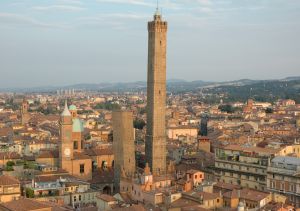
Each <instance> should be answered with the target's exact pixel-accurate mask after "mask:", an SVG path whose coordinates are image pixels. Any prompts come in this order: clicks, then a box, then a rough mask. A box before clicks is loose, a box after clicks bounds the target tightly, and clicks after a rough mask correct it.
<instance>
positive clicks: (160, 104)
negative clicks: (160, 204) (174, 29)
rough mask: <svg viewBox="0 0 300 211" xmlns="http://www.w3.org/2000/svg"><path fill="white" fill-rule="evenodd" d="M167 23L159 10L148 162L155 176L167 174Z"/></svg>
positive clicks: (151, 27) (152, 32)
mask: <svg viewBox="0 0 300 211" xmlns="http://www.w3.org/2000/svg"><path fill="white" fill-rule="evenodd" d="M167 28H168V27H167V22H166V21H163V20H162V17H161V15H160V13H159V11H158V9H157V10H156V13H155V14H154V20H153V21H151V22H148V33H149V35H148V36H149V37H148V76H147V77H148V78H147V132H146V149H145V151H146V161H147V162H148V163H149V166H150V168H151V171H152V173H153V175H161V174H165V173H166V121H165V116H166V111H165V107H166V47H167Z"/></svg>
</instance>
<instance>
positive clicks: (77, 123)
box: [72, 118, 84, 133]
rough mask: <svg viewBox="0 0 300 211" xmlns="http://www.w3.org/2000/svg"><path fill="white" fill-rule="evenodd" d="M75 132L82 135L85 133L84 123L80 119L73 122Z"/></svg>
mask: <svg viewBox="0 0 300 211" xmlns="http://www.w3.org/2000/svg"><path fill="white" fill-rule="evenodd" d="M72 127H73V132H79V133H82V132H83V131H84V128H83V123H82V121H81V120H80V119H78V118H76V119H74V120H73V126H72Z"/></svg>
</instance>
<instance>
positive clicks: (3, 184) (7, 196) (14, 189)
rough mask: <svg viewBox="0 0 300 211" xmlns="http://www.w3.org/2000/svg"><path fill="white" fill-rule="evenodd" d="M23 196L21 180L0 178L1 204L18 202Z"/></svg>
mask: <svg viewBox="0 0 300 211" xmlns="http://www.w3.org/2000/svg"><path fill="white" fill-rule="evenodd" d="M20 196H21V187H20V182H19V180H17V179H15V178H14V177H11V176H6V175H2V176H0V202H2V203H3V202H10V201H14V200H18V199H19V198H20Z"/></svg>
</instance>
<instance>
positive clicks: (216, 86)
mask: <svg viewBox="0 0 300 211" xmlns="http://www.w3.org/2000/svg"><path fill="white" fill-rule="evenodd" d="M146 88H147V83H146V82H145V81H136V82H129V83H98V84H88V83H82V84H74V85H69V86H45V87H34V88H15V89H1V90H0V91H2V92H55V91H56V90H60V89H75V90H84V91H100V92H130V91H146ZM299 88H300V76H297V77H287V78H284V79H279V80H251V79H240V80H235V81H225V82H210V81H201V80H195V81H185V80H181V79H169V80H167V90H168V92H172V93H178V92H190V91H196V90H200V89H201V90H209V91H210V92H212V93H227V95H228V100H230V99H231V100H234V99H240V100H244V99H246V98H247V97H255V96H256V97H257V98H265V97H266V96H265V95H270V96H275V95H278V96H280V97H289V96H293V97H294V98H296V99H298V95H299ZM249 90H251V93H250V91H249ZM270 96H269V97H268V99H269V98H270V99H273V98H272V97H270Z"/></svg>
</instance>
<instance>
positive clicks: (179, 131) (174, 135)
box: [167, 126, 198, 140]
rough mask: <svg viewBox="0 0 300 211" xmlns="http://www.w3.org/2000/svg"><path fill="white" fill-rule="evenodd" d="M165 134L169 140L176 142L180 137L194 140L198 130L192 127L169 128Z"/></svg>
mask: <svg viewBox="0 0 300 211" xmlns="http://www.w3.org/2000/svg"><path fill="white" fill-rule="evenodd" d="M167 134H168V138H169V139H175V140H177V139H178V138H179V137H180V136H186V137H191V138H195V139H196V138H197V136H198V129H197V128H195V127H192V126H178V127H169V128H168V129H167Z"/></svg>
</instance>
